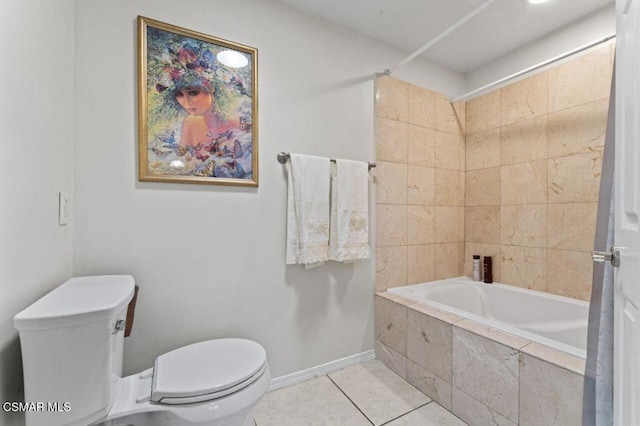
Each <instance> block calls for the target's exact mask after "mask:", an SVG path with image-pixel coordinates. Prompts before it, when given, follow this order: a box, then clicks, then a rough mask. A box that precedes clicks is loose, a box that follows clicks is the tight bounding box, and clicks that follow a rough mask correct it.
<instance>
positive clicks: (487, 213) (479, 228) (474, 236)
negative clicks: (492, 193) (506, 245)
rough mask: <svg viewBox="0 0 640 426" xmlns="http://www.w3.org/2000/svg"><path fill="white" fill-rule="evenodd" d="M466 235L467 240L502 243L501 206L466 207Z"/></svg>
mask: <svg viewBox="0 0 640 426" xmlns="http://www.w3.org/2000/svg"><path fill="white" fill-rule="evenodd" d="M464 235H465V238H464V240H465V241H467V242H474V243H485V244H500V206H478V207H466V208H465V212H464Z"/></svg>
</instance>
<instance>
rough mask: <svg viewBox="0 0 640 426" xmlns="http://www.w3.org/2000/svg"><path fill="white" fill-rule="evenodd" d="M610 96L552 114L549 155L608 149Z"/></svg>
mask: <svg viewBox="0 0 640 426" xmlns="http://www.w3.org/2000/svg"><path fill="white" fill-rule="evenodd" d="M608 113H609V99H608V98H607V99H601V100H599V101H595V102H589V103H588V104H584V105H580V106H577V107H573V108H567V109H565V110H562V111H559V112H555V113H553V114H549V157H561V156H565V155H573V154H584V153H589V152H593V151H603V150H604V138H605V133H606V130H607V115H608Z"/></svg>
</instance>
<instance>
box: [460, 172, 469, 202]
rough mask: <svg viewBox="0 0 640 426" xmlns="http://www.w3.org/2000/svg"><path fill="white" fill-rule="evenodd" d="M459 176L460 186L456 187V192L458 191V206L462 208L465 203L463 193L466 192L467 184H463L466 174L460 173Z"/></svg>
mask: <svg viewBox="0 0 640 426" xmlns="http://www.w3.org/2000/svg"><path fill="white" fill-rule="evenodd" d="M459 176H460V186H459V187H458V190H459V194H458V206H460V207H464V206H465V205H466V202H465V198H466V195H465V193H466V190H467V183H466V182H465V180H466V179H467V172H465V171H461V172H460V175H459Z"/></svg>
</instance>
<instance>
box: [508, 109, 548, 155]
mask: <svg viewBox="0 0 640 426" xmlns="http://www.w3.org/2000/svg"><path fill="white" fill-rule="evenodd" d="M500 132H501V133H500V138H501V140H500V162H501V164H503V165H504V164H513V163H524V162H527V161H534V160H544V159H546V158H547V116H546V115H543V116H541V117H536V118H532V119H529V120H525V121H521V122H518V123H514V124H509V125H506V126H503V127H502V128H501V129H500Z"/></svg>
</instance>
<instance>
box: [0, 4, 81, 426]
mask: <svg viewBox="0 0 640 426" xmlns="http://www.w3.org/2000/svg"><path fill="white" fill-rule="evenodd" d="M73 31H74V29H73V1H72V0H58V1H56V2H51V1H50V0H5V1H3V2H2V12H1V13H0V40H2V43H0V57H1V58H2V65H1V68H2V71H1V72H0V76H1V78H0V93H2V96H1V97H0V141H1V143H2V167H0V199H2V209H0V215H1V216H0V402H4V401H7V400H14V399H15V398H19V397H21V395H20V393H21V389H22V363H21V359H20V345H19V343H18V336H17V332H16V331H15V329H14V328H13V316H14V315H15V314H16V313H18V312H19V311H21V310H22V309H23V308H24V307H26V306H27V305H29V304H30V303H31V302H33V301H34V300H35V299H37V298H38V297H40V296H42V295H43V294H44V293H46V292H47V291H48V290H50V289H51V288H53V287H54V286H55V285H57V284H59V283H60V282H62V281H64V280H66V279H67V278H68V277H69V276H71V270H72V263H71V262H72V256H71V252H72V238H71V230H72V226H70V225H68V226H59V225H58V192H59V191H66V192H72V190H73V185H72V171H73V120H72V117H73V75H74V71H73ZM22 421H23V419H22V416H21V415H20V416H11V415H8V414H6V413H4V411H3V410H0V424H1V425H10V424H14V422H16V424H18V423H22Z"/></svg>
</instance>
